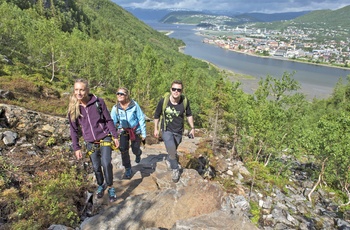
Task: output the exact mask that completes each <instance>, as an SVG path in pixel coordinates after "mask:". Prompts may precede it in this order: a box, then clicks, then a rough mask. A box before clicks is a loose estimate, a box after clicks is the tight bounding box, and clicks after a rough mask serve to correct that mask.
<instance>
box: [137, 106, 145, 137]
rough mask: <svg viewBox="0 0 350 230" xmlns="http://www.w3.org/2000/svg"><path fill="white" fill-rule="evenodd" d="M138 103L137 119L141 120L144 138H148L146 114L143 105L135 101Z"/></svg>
mask: <svg viewBox="0 0 350 230" xmlns="http://www.w3.org/2000/svg"><path fill="white" fill-rule="evenodd" d="M135 104H136V115H137V119H138V121H139V125H140V128H141V136H142V140H144V139H145V138H146V121H145V115H144V113H143V112H142V110H141V107H140V106H139V105H138V104H137V103H136V102H135Z"/></svg>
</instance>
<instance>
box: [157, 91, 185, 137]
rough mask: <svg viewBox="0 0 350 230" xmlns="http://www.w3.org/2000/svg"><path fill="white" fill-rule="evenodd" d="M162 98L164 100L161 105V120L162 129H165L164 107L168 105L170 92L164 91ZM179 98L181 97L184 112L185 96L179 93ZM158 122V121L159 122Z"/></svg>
mask: <svg viewBox="0 0 350 230" xmlns="http://www.w3.org/2000/svg"><path fill="white" fill-rule="evenodd" d="M163 98H164V101H163V106H162V119H163V122H164V126H163V129H164V131H165V130H166V122H165V109H166V107H167V105H168V102H169V100H170V93H169V92H166V93H165V94H164V96H163ZM181 99H182V104H183V106H184V111H185V113H186V109H187V103H188V102H187V97H186V96H185V95H182V94H181ZM159 124H160V122H159Z"/></svg>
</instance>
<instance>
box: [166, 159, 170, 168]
mask: <svg viewBox="0 0 350 230" xmlns="http://www.w3.org/2000/svg"><path fill="white" fill-rule="evenodd" d="M165 164H166V167H167V168H168V171H171V164H170V161H168V160H167V159H165Z"/></svg>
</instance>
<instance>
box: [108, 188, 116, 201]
mask: <svg viewBox="0 0 350 230" xmlns="http://www.w3.org/2000/svg"><path fill="white" fill-rule="evenodd" d="M108 196H109V202H114V201H116V200H117V195H115V189H114V188H109V189H108Z"/></svg>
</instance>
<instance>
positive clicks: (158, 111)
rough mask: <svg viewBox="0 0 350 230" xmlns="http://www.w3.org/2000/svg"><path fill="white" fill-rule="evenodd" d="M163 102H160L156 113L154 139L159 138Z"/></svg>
mask: <svg viewBox="0 0 350 230" xmlns="http://www.w3.org/2000/svg"><path fill="white" fill-rule="evenodd" d="M163 100H164V99H163ZM163 100H160V101H159V102H158V105H157V108H156V111H155V113H154V137H156V138H158V137H159V130H158V127H159V118H160V115H161V114H162V107H163Z"/></svg>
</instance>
